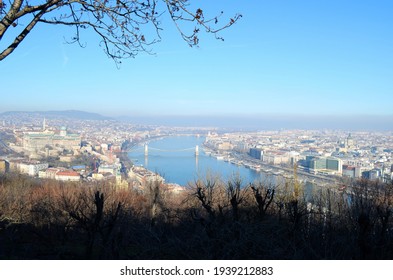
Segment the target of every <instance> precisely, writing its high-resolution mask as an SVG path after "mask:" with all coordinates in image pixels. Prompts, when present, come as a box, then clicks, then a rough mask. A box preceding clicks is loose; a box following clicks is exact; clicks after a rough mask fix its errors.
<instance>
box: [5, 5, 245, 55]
mask: <svg viewBox="0 0 393 280" xmlns="http://www.w3.org/2000/svg"><path fill="white" fill-rule="evenodd" d="M191 2H193V1H190V0H0V41H3V40H5V39H7V40H8V42H9V45H8V46H6V47H4V49H0V61H1V60H3V59H4V58H5V57H7V56H8V55H10V54H11V53H12V52H13V51H14V50H15V49H16V48H17V47H18V46H19V44H20V43H21V42H22V41H23V40H24V39H25V38H26V37H27V35H28V34H29V33H30V31H31V30H32V29H33V28H34V27H35V26H36V24H37V23H38V22H41V23H46V24H55V25H67V26H71V27H73V28H74V31H75V34H74V36H72V37H71V40H70V42H73V43H79V44H80V45H82V43H83V42H81V36H80V35H81V32H82V31H83V30H84V29H90V30H93V31H94V32H95V33H96V35H97V36H99V38H100V40H101V43H100V45H101V47H102V48H103V49H104V51H105V53H106V54H107V55H108V56H109V57H110V58H112V59H114V60H115V61H116V62H120V61H121V60H122V59H124V58H129V57H135V56H136V55H137V54H138V53H140V52H147V53H149V52H150V46H151V45H153V44H155V43H157V42H159V41H160V39H161V36H160V34H161V32H162V28H161V21H162V20H163V19H164V18H169V19H170V20H172V21H173V22H174V24H175V26H176V28H177V30H178V31H179V33H180V36H181V37H182V38H183V39H184V41H186V42H187V44H189V45H190V46H195V45H198V44H199V33H200V32H206V33H211V34H213V35H214V36H215V38H217V39H222V38H221V37H220V36H219V32H220V31H221V30H223V29H226V28H228V27H230V26H231V25H233V24H234V23H235V22H236V21H237V20H238V19H239V18H240V17H241V15H239V14H236V15H234V16H233V17H229V18H228V17H227V18H223V12H221V13H219V14H217V15H213V16H212V17H207V16H206V15H205V11H204V10H203V9H202V7H200V8H197V9H195V8H192V7H191ZM193 4H194V2H193ZM22 22H23V24H21V23H22ZM10 28H19V29H20V30H18V32H19V34H18V35H17V36H15V37H12V38H7V30H9V29H10Z"/></svg>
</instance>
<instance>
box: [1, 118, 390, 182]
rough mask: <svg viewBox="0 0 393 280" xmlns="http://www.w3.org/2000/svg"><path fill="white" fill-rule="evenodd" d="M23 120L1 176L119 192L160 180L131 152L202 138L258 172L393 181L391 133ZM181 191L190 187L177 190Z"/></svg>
mask: <svg viewBox="0 0 393 280" xmlns="http://www.w3.org/2000/svg"><path fill="white" fill-rule="evenodd" d="M18 116H19V117H21V116H23V115H22V114H18V113H14V114H11V115H8V116H7V115H3V119H2V120H1V126H0V129H1V135H2V138H1V139H0V140H1V143H2V148H1V152H2V154H1V158H0V160H1V165H0V171H1V172H3V173H4V172H9V171H19V172H21V173H24V174H28V175H30V176H33V177H39V178H51V179H56V180H65V181H68V180H70V181H81V180H85V181H92V180H114V181H115V182H116V184H118V185H120V186H124V185H127V186H138V187H141V186H142V185H143V184H144V183H145V182H146V181H149V180H154V178H156V176H159V175H158V174H156V173H155V172H154V170H148V169H146V168H143V166H136V165H138V163H133V162H132V160H131V159H130V158H129V156H128V155H127V151H129V148H130V147H135V146H137V145H143V146H144V148H145V149H148V142H150V141H152V140H154V139H160V138H163V137H169V136H171V137H173V136H182V135H183V136H184V135H194V136H198V137H203V138H204V139H205V141H204V142H203V146H201V147H198V148H199V149H201V150H203V151H204V152H205V153H206V154H208V155H209V156H211V157H214V158H215V159H216V160H222V161H225V162H228V163H230V164H235V165H241V166H244V167H246V168H250V169H252V170H255V171H256V172H264V173H271V174H273V175H286V176H289V177H291V176H292V178H293V172H294V166H296V167H297V173H298V174H299V175H302V176H304V177H305V178H310V180H314V181H315V180H317V181H319V182H323V181H326V182H330V183H333V184H338V183H339V182H342V181H343V180H344V179H347V180H355V179H360V178H365V179H369V180H379V181H381V182H385V183H388V182H391V181H392V176H393V175H392V174H393V173H392V171H393V159H392V153H393V134H392V132H391V131H382V132H378V131H375V132H368V131H367V132H364V131H363V132H362V131H334V130H320V131H319V130H276V131H255V132H225V131H220V128H214V127H164V126H141V125H138V124H133V123H129V122H121V121H116V120H111V119H109V118H107V120H104V121H103V120H88V119H87V120H78V119H70V118H68V119H67V118H65V119H61V118H60V119H46V118H45V117H43V118H40V117H37V116H35V117H30V118H26V116H23V118H19V117H18ZM194 150H195V149H194ZM195 152H196V153H197V152H198V151H195ZM145 153H147V151H145ZM146 156H148V154H146ZM195 156H198V155H195ZM315 175H317V176H315ZM162 180H163V181H164V180H165V179H164V178H162ZM192 180H193V178H189V181H190V182H191V181H192ZM171 185H172V186H173V185H176V182H172V184H171ZM181 187H185V186H180V185H178V186H177V189H181Z"/></svg>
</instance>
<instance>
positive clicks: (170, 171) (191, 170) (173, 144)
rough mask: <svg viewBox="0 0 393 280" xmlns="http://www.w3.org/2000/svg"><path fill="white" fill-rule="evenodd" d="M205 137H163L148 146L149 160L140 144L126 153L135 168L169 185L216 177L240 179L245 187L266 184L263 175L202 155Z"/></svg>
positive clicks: (184, 184)
mask: <svg viewBox="0 0 393 280" xmlns="http://www.w3.org/2000/svg"><path fill="white" fill-rule="evenodd" d="M204 141H205V138H204V137H195V136H178V137H166V138H161V139H158V140H152V141H149V142H148V156H147V157H145V154H144V147H143V144H142V145H141V146H137V147H134V149H133V151H131V152H129V158H130V159H131V161H132V162H133V163H134V164H135V165H142V166H144V167H145V168H147V169H149V170H151V171H154V172H157V173H158V174H160V175H161V176H163V177H164V178H165V180H166V182H168V183H176V184H179V185H182V186H186V185H187V184H188V183H189V182H194V181H195V180H197V179H198V178H206V176H219V177H220V178H221V179H223V180H224V181H227V180H229V179H231V178H233V177H235V176H240V178H241V179H242V181H243V182H244V184H247V183H249V182H254V181H256V180H258V181H266V178H267V177H266V175H265V174H264V173H261V172H257V171H254V170H252V169H249V168H246V167H244V166H238V165H235V164H232V163H229V162H226V161H224V160H218V159H216V158H215V157H212V156H209V155H207V154H206V153H205V151H204V148H203V142H204ZM197 145H198V146H199V155H198V156H195V147H196V146H197Z"/></svg>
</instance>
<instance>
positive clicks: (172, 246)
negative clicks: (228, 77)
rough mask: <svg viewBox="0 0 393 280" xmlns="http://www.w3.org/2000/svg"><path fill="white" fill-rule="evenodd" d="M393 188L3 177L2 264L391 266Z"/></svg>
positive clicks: (368, 184) (367, 183) (369, 184)
mask: <svg viewBox="0 0 393 280" xmlns="http://www.w3.org/2000/svg"><path fill="white" fill-rule="evenodd" d="M392 191H393V185H392V184H381V183H378V182H370V181H365V180H361V181H357V182H354V183H352V185H350V186H348V188H347V190H346V191H343V192H338V191H333V190H329V189H326V190H323V191H322V190H321V191H318V192H315V193H314V194H313V196H312V198H311V199H308V200H307V201H306V199H305V198H304V197H305V196H304V194H303V193H302V188H301V186H300V185H298V184H297V183H293V182H292V183H287V184H285V186H280V187H277V186H271V185H268V184H264V183H254V184H251V185H247V184H245V183H244V182H242V181H241V180H239V179H231V180H229V181H228V182H224V183H221V182H220V181H219V180H216V179H209V178H206V179H204V180H199V181H196V182H193V183H191V184H190V186H189V188H188V190H187V191H185V192H183V193H181V194H173V193H171V192H169V191H167V190H165V189H163V188H162V186H160V185H159V184H158V183H153V184H149V185H147V186H146V187H145V189H144V191H143V192H142V191H136V190H133V189H115V188H114V187H112V186H111V185H110V184H109V183H108V184H106V183H94V184H93V183H91V184H86V183H84V184H82V183H60V182H56V181H50V180H47V181H42V180H35V179H31V178H28V177H24V176H22V175H19V174H7V175H0V259H392V258H393V243H392V240H393V239H392V238H393V228H392V225H393V223H392V217H391V214H392V202H393V193H392Z"/></svg>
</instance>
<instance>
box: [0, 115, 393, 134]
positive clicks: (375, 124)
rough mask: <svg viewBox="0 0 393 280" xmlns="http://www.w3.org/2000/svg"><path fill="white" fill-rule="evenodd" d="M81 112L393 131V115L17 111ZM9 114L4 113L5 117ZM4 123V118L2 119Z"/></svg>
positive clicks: (158, 120) (247, 126)
mask: <svg viewBox="0 0 393 280" xmlns="http://www.w3.org/2000/svg"><path fill="white" fill-rule="evenodd" d="M72 111H74V112H79V113H87V114H97V115H99V116H102V117H105V118H110V119H113V120H117V121H127V122H133V123H135V124H137V125H153V126H179V127H216V128H222V129H236V130H245V131H247V130H254V131H255V130H279V129H310V130H311V129H320V130H321V129H332V130H334V129H337V130H364V131H371V130H375V131H381V130H382V131H393V114H391V115H364V114H363V115H300V114H287V115H284V114H281V115H280V114H255V115H251V114H249V115H246V114H238V115H153V114H150V115H147V114H145V115H141V114H139V115H137V114H132V113H131V112H130V113H129V114H128V115H122V116H119V115H114V114H113V115H105V114H100V113H97V112H93V111H79V110H65V111H56V110H49V111H14V112H16V113H18V112H28V113H48V112H72ZM5 113H9V111H7V112H0V115H1V114H5ZM0 120H1V116H0Z"/></svg>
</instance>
